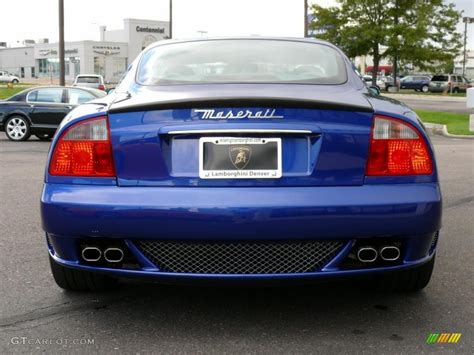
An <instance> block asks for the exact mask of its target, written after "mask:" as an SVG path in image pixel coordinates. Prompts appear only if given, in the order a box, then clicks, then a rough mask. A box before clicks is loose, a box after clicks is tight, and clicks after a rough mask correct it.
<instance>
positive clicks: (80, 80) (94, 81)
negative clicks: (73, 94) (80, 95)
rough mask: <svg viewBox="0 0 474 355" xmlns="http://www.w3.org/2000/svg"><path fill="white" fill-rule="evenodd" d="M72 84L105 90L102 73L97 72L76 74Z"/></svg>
mask: <svg viewBox="0 0 474 355" xmlns="http://www.w3.org/2000/svg"><path fill="white" fill-rule="evenodd" d="M72 86H80V87H83V88H92V89H98V90H102V91H105V90H106V88H105V82H104V78H103V77H102V75H96V74H79V75H78V76H76V79H75V80H74V83H73V84H72Z"/></svg>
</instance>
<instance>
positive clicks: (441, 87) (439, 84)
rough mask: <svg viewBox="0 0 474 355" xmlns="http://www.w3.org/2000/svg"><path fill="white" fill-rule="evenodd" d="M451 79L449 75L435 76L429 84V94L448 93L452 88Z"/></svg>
mask: <svg viewBox="0 0 474 355" xmlns="http://www.w3.org/2000/svg"><path fill="white" fill-rule="evenodd" d="M453 85H454V83H453V78H452V76H451V75H449V74H440V75H435V76H433V78H431V82H430V83H429V91H430V92H448V91H450V90H451V87H453Z"/></svg>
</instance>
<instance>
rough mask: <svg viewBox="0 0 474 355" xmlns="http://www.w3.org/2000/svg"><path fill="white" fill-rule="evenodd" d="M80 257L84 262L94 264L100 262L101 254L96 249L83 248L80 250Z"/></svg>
mask: <svg viewBox="0 0 474 355" xmlns="http://www.w3.org/2000/svg"><path fill="white" fill-rule="evenodd" d="M81 255H82V258H83V259H84V260H85V261H89V262H94V261H99V260H100V258H101V257H102V252H101V251H100V249H99V248H97V247H85V248H83V249H82V253H81Z"/></svg>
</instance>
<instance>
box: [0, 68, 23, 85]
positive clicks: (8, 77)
mask: <svg viewBox="0 0 474 355" xmlns="http://www.w3.org/2000/svg"><path fill="white" fill-rule="evenodd" d="M19 82H20V78H18V77H17V76H16V75H13V74H10V73H9V72H6V71H0V83H13V84H16V83H19Z"/></svg>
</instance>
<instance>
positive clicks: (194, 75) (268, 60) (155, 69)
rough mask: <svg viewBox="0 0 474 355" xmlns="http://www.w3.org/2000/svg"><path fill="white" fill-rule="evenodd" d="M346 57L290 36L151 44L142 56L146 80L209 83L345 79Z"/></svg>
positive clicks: (332, 81) (140, 80) (151, 82)
mask: <svg viewBox="0 0 474 355" xmlns="http://www.w3.org/2000/svg"><path fill="white" fill-rule="evenodd" d="M346 80H347V73H346V69H345V66H344V60H343V58H342V57H341V55H340V54H339V53H338V52H337V51H336V50H334V49H333V48H331V47H329V46H326V45H322V44H317V43H306V42H296V41H285V40H257V39H252V40H210V41H198V42H186V43H175V44H170V45H162V46H157V47H154V48H151V49H150V50H148V51H147V52H146V53H145V54H144V55H143V57H142V60H141V62H140V66H139V68H138V74H137V81H138V83H140V84H142V85H167V84H205V83H305V84H342V83H344V82H345V81H346Z"/></svg>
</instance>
